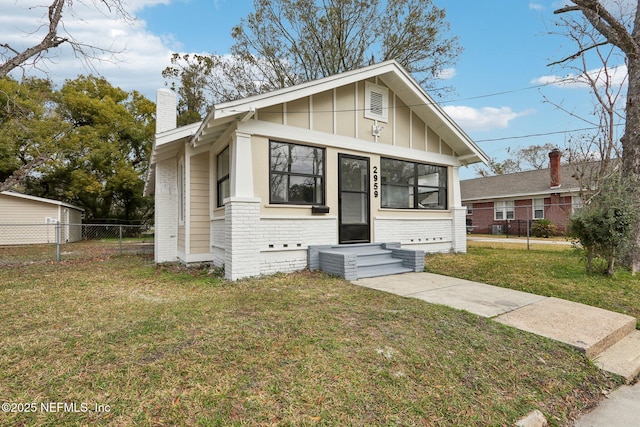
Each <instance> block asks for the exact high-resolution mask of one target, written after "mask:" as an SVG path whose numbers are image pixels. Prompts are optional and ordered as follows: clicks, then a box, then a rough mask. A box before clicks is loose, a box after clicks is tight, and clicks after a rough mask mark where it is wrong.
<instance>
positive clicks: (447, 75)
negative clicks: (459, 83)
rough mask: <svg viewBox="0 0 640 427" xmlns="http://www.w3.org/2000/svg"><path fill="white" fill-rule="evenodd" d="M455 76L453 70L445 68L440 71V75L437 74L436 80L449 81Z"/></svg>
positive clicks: (454, 70)
mask: <svg viewBox="0 0 640 427" xmlns="http://www.w3.org/2000/svg"><path fill="white" fill-rule="evenodd" d="M455 76H456V69H455V68H445V69H444V70H441V71H440V73H439V74H438V78H439V79H441V80H451V79H452V78H454V77H455Z"/></svg>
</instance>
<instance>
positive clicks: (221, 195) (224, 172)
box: [216, 147, 231, 207]
mask: <svg viewBox="0 0 640 427" xmlns="http://www.w3.org/2000/svg"><path fill="white" fill-rule="evenodd" d="M216 170H217V173H216V178H217V194H218V207H220V206H222V205H223V204H224V199H226V198H227V197H229V196H230V193H231V191H230V187H229V147H227V148H225V149H224V150H222V151H221V152H220V154H218V158H217V167H216Z"/></svg>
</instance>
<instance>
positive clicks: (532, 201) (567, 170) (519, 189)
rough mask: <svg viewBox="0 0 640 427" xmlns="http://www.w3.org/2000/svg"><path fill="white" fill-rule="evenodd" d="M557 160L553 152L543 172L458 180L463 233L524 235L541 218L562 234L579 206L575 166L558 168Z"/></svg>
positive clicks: (557, 153) (558, 155)
mask: <svg viewBox="0 0 640 427" xmlns="http://www.w3.org/2000/svg"><path fill="white" fill-rule="evenodd" d="M560 158H561V153H560V151H559V150H558V149H555V150H553V151H552V152H550V153H549V168H547V169H539V170H532V171H527V172H518V173H512V174H507V175H496V176H489V177H483V178H476V179H468V180H462V181H460V191H461V193H462V204H463V205H464V206H465V207H466V208H467V226H468V229H467V231H468V232H471V233H482V234H505V233H508V234H520V235H522V234H525V235H526V230H527V226H530V225H531V223H532V221H535V220H539V219H543V218H544V219H548V220H550V221H551V222H552V223H553V224H555V226H556V227H557V229H558V232H560V233H562V232H565V231H566V229H567V225H568V221H569V218H570V217H571V214H572V213H573V212H574V211H575V209H577V208H579V207H581V206H582V201H581V197H580V189H581V185H580V183H579V181H578V180H577V179H576V170H577V169H576V166H574V165H572V164H568V165H563V166H561V164H560Z"/></svg>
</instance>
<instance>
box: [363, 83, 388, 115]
mask: <svg viewBox="0 0 640 427" xmlns="http://www.w3.org/2000/svg"><path fill="white" fill-rule="evenodd" d="M364 89H365V90H364V106H365V107H364V116H365V117H366V118H368V119H372V120H379V121H381V122H385V123H387V122H388V121H389V89H387V88H386V87H383V86H379V85H377V84H375V83H371V82H365V85H364Z"/></svg>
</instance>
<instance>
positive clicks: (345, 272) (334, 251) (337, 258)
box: [309, 242, 425, 280]
mask: <svg viewBox="0 0 640 427" xmlns="http://www.w3.org/2000/svg"><path fill="white" fill-rule="evenodd" d="M424 255H425V253H424V251H420V250H412V249H402V248H401V245H400V243H395V242H394V243H363V244H352V245H322V246H310V247H309V269H310V270H322V271H326V272H327V273H330V274H335V275H338V276H341V277H344V278H345V279H347V280H357V279H362V278H366V277H379V276H389V275H393V274H402V273H410V272H417V271H423V270H424Z"/></svg>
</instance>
